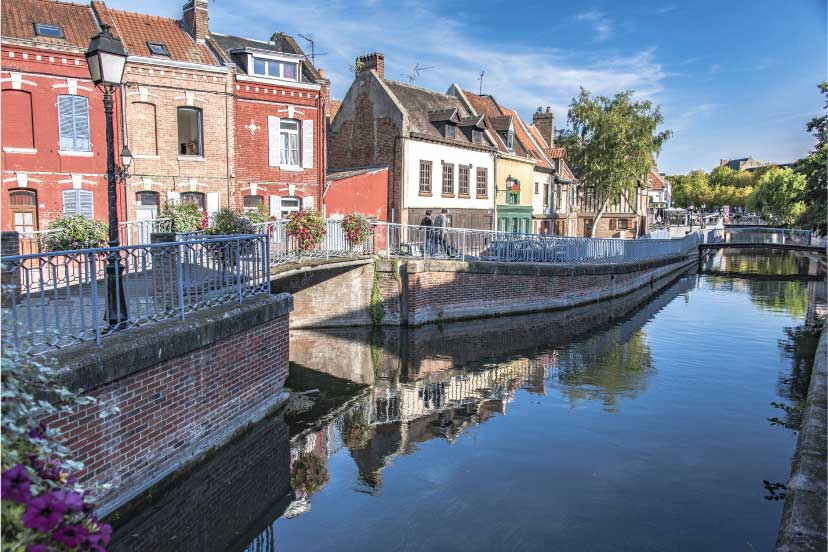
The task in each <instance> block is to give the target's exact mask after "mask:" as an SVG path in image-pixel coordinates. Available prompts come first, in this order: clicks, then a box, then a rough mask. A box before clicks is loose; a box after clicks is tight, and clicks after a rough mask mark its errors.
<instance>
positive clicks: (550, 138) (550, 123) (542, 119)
mask: <svg viewBox="0 0 828 552" xmlns="http://www.w3.org/2000/svg"><path fill="white" fill-rule="evenodd" d="M532 124H533V125H535V127H537V129H538V130H539V131H540V133H541V136H543V139H544V140H546V143H547V144H549V147H550V148H554V147H555V114H554V113H552V110H551V109H549V106H546V111H545V112H544V111H542V110H541V108H540V107H539V108H538V110H537V111H536V112H535V114H534V115H532Z"/></svg>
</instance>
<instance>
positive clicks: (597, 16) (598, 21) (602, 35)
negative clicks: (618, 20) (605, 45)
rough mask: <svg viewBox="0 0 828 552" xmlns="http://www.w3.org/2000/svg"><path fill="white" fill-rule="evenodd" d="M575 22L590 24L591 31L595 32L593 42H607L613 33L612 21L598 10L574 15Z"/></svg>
mask: <svg viewBox="0 0 828 552" xmlns="http://www.w3.org/2000/svg"><path fill="white" fill-rule="evenodd" d="M575 20H576V21H586V22H588V23H590V24H592V29H593V30H594V31H595V37H594V40H595V41H596V42H603V41H605V40H607V39H608V38H609V37H610V36H611V35H612V31H613V23H612V20H611V19H610V18H609V17H607V15H606V14H605V13H604V12H602V11H598V10H594V9H593V10H589V11H585V12H580V13H577V14H575Z"/></svg>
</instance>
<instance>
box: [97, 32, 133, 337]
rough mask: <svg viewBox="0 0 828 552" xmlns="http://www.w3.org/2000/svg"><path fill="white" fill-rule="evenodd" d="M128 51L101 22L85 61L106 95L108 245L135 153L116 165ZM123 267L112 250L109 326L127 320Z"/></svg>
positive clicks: (113, 236) (125, 153)
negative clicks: (116, 109) (117, 95)
mask: <svg viewBox="0 0 828 552" xmlns="http://www.w3.org/2000/svg"><path fill="white" fill-rule="evenodd" d="M126 58H127V52H126V49H124V45H123V44H122V43H121V41H120V40H119V39H117V38H115V37H113V36H112V34H111V33H110V32H109V25H101V32H100V33H98V34H97V35H95V36H93V37H92V41H91V42H90V43H89V47H88V48H87V49H86V63H87V64H88V65H89V74H90V75H91V76H92V82H93V83H95V86H97V87H98V88H99V89H100V90H101V91H103V94H104V97H103V102H104V115H105V117H106V179H107V201H108V204H109V247H110V248H113V247H118V246H119V245H120V242H119V240H118V203H117V194H116V189H117V183H118V180H119V178H121V177H122V176H123V174H124V171H125V167H128V166H129V164H130V163H131V162H132V155H131V154H130V153H129V150H128V149H127V148H126V147H125V148H124V151H123V152H122V154H121V155H122V158H123V164H124V166H125V167H124V168H116V166H115V141H114V140H115V138H114V134H115V132H114V130H113V125H112V93H113V92H114V91H115V90H116V89H117V88H118V87H119V86H121V82H122V80H123V77H124V66H125V65H126ZM123 274H124V266H123V264H122V263H121V256H120V253H119V252H117V251H112V252H110V254H109V255H108V256H107V258H106V321H107V322H108V323H109V327H110V328H118V327H119V326H120V325H121V324H122V323H123V322H125V321H126V320H128V316H127V305H126V297H125V294H124V280H123Z"/></svg>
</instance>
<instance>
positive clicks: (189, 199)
mask: <svg viewBox="0 0 828 552" xmlns="http://www.w3.org/2000/svg"><path fill="white" fill-rule="evenodd" d="M187 203H192V204H193V205H198V208H199V209H201V210H202V211H203V210H204V194H202V193H201V192H182V193H181V204H182V205H185V204H187Z"/></svg>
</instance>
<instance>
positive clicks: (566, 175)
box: [558, 148, 578, 181]
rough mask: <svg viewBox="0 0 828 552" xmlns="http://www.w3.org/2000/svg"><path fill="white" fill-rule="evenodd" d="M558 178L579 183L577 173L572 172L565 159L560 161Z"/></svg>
mask: <svg viewBox="0 0 828 552" xmlns="http://www.w3.org/2000/svg"><path fill="white" fill-rule="evenodd" d="M559 149H563V148H559ZM558 176H560V177H561V178H563V179H565V180H572V181H577V180H578V179H577V178H575V173H573V172H572V169H570V168H569V165H568V164H567V162H566V159H564V158H563V157H561V158H560V161H558Z"/></svg>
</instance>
